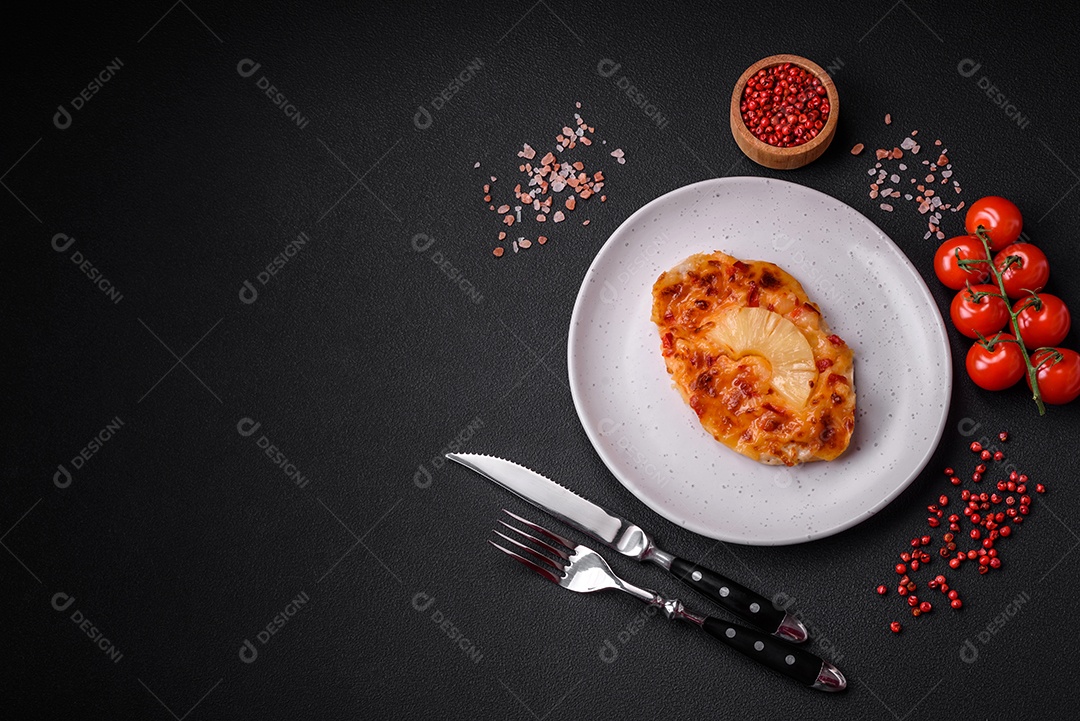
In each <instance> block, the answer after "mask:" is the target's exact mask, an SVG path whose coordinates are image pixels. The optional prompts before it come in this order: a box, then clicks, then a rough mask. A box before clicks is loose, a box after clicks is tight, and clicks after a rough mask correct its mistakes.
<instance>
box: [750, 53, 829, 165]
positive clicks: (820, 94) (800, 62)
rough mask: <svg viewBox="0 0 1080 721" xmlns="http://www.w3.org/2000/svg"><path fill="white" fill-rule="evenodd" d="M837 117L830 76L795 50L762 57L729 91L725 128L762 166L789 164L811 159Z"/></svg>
mask: <svg viewBox="0 0 1080 721" xmlns="http://www.w3.org/2000/svg"><path fill="white" fill-rule="evenodd" d="M839 117H840V96H839V95H838V94H837V92H836V85H835V84H834V83H833V81H832V78H830V77H829V74H828V73H826V72H825V71H824V70H823V69H822V68H821V66H819V65H818V64H817V63H814V62H811V61H810V60H807V59H806V58H803V57H799V56H798V55H770V56H769V57H767V58H762V59H761V60H759V61H757V62H756V63H754V64H753V65H751V66H750V67H749V68H747V69H746V72H744V73H743V74H742V75H741V76H740V77H739V80H738V82H736V83H735V89H734V90H733V91H732V93H731V113H730V120H731V134H732V135H733V136H734V137H735V142H736V143H737V144H738V146H739V149H740V150H742V151H743V153H745V154H746V156H747V157H748V158H750V159H751V160H753V161H754V162H755V163H758V164H759V165H764V166H765V167H766V168H773V169H775V170H793V169H795V168H801V167H802V166H804V165H806V164H808V163H811V162H813V161H814V160H817V159H818V158H819V157H821V154H822V153H824V152H825V149H826V148H828V147H829V144H830V143H831V142H832V139H833V136H834V135H835V134H836V125H837V121H838V119H839Z"/></svg>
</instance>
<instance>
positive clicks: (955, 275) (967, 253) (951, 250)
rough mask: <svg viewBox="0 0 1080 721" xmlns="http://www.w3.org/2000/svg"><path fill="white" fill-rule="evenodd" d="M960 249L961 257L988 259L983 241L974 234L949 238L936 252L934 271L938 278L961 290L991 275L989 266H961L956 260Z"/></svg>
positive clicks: (947, 284) (966, 258)
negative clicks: (969, 283)
mask: <svg viewBox="0 0 1080 721" xmlns="http://www.w3.org/2000/svg"><path fill="white" fill-rule="evenodd" d="M957 250H959V251H960V258H961V259H964V260H968V259H972V258H981V259H983V260H986V251H985V250H984V249H983V244H982V241H981V240H979V239H978V238H977V237H976V236H974V235H959V236H957V237H955V238H949V239H948V240H946V241H945V242H944V243H942V244H941V247H940V248H938V249H937V253H935V254H934V272H935V273H937V277H938V280H940V281H941V282H942V283H944V284H945V285H946V286H947V287H949V288H952V289H953V290H960V289H961V288H963V287H964V286H966V285H967V284H968V282H969V281H970V282H971V283H982V282H983V281H984V280H986V277H987V276H988V275H990V270H989V268H988V266H987V265H986V264H985V263H984V264H981V265H975V266H970V265H969V266H968V267H967V268H961V267H960V264H959V263H957V262H956V251H957Z"/></svg>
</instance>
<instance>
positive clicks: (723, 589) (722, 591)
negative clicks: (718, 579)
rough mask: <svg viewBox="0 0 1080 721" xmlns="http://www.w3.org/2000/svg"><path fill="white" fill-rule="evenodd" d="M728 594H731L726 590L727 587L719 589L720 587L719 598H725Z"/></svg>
mask: <svg viewBox="0 0 1080 721" xmlns="http://www.w3.org/2000/svg"><path fill="white" fill-rule="evenodd" d="M729 593H731V591H729V590H728V587H727V586H721V587H720V595H721V596H723V597H724V598H727V595H728V594H729Z"/></svg>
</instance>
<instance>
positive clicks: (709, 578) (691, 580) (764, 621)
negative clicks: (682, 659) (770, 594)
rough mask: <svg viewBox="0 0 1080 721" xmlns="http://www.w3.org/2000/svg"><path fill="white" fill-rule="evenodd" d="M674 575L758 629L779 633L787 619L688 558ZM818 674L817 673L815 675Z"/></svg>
mask: <svg viewBox="0 0 1080 721" xmlns="http://www.w3.org/2000/svg"><path fill="white" fill-rule="evenodd" d="M670 571H671V574H672V575H673V576H675V577H676V578H678V579H679V580H680V581H682V582H683V583H685V584H686V585H688V586H690V587H691V588H693V589H694V590H695V591H698V592H700V593H702V594H704V595H706V596H708V597H709V598H711V599H712V600H713V601H715V602H716V603H718V604H720V605H721V606H723V607H724V608H726V609H727V610H729V611H731V612H732V613H734V614H735V615H736V616H738V617H739V618H742V619H744V620H746V621H748V622H749V623H752V624H754V625H755V626H757V627H758V628H761V629H764V630H765V631H768V632H769V633H776V631H777V630H778V629H779V628H780V624H781V623H782V622H783V621H784V617H785V616H786V615H787V614H786V613H785V612H784V611H780V610H777V609H776V608H774V607H773V605H772V602H771V601H769V599H767V598H765V597H764V596H762V595H760V594H757V593H754V592H753V591H751V590H750V589H749V588H747V587H746V586H743V585H742V584H739V583H736V582H735V581H732V580H731V579H730V578H727V577H725V576H721V575H720V574H719V573H717V572H716V571H710V570H709V569H707V568H702V567H701V566H698V565H695V564H694V563H691V562H690V561H687V560H686V559H685V558H676V559H675V560H673V561H672V562H671V568H670ZM815 673H816V671H815Z"/></svg>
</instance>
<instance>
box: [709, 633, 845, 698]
mask: <svg viewBox="0 0 1080 721" xmlns="http://www.w3.org/2000/svg"><path fill="white" fill-rule="evenodd" d="M701 627H702V629H704V630H705V632H706V633H708V634H709V635H710V636H712V637H714V638H717V639H719V640H720V641H723V642H724V643H725V644H727V645H728V646H731V647H732V648H733V649H735V650H736V651H739V652H740V653H743V654H745V655H746V656H749V657H750V658H752V659H753V660H755V661H757V662H758V663H760V664H762V665H763V666H768V667H769V668H771V669H772V670H773V671H779V672H780V673H782V674H784V675H785V676H788V677H790V678H793V679H795V680H796V681H798V682H799V683H801V684H804V685H806V686H815V687H816V688H821V689H822V690H840V688H842V686H841V687H840V688H825V687H824V685H823V684H819V683H818V677H819V675H820V674H821V673H822V669H823V668H828V667H830V666H831V664H829V665H826V664H825V662H823V661H822V660H821V659H820V658H818V657H817V656H815V655H814V654H812V653H810V652H809V651H807V650H805V649H803V648H801V647H799V646H796V645H795V644H793V643H788V642H787V641H783V640H781V639H778V638H776V637H775V636H770V635H769V634H767V633H764V632H762V631H758V630H757V629H753V628H746V627H745V626H736V625H735V624H732V623H728V622H727V621H722V620H720V619H718V618H706V619H705V622H704V623H702V625H701ZM837 673H838V674H839V672H837ZM842 678H843V677H842V676H841V679H842ZM843 683H844V685H846V682H843Z"/></svg>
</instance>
